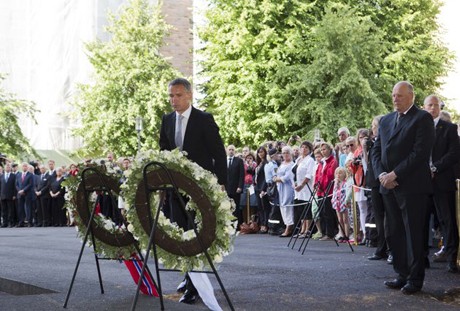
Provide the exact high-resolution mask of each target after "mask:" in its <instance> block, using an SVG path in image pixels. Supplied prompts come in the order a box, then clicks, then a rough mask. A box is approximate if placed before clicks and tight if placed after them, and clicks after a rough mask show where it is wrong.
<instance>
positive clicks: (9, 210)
mask: <svg viewBox="0 0 460 311" xmlns="http://www.w3.org/2000/svg"><path fill="white" fill-rule="evenodd" d="M0 199H1V201H2V220H3V222H2V227H6V226H8V227H10V228H11V227H13V225H14V201H15V200H16V174H14V173H13V172H12V170H11V163H6V164H5V171H4V172H3V176H2V177H1V179H0Z"/></svg>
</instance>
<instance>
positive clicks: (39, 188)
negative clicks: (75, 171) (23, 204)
mask: <svg viewBox="0 0 460 311" xmlns="http://www.w3.org/2000/svg"><path fill="white" fill-rule="evenodd" d="M49 181H50V176H49V174H47V172H46V168H45V166H43V165H40V175H37V176H36V183H35V195H36V196H37V206H38V210H37V220H38V223H37V226H39V225H40V224H41V225H42V226H43V227H47V226H49V225H50V217H51V216H50V211H49V210H48V206H49V200H50V198H51V197H50V191H49Z"/></svg>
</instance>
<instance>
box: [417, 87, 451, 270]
mask: <svg viewBox="0 0 460 311" xmlns="http://www.w3.org/2000/svg"><path fill="white" fill-rule="evenodd" d="M424 109H425V111H427V112H428V113H429V114H431V116H432V117H433V121H434V126H435V127H436V138H435V142H434V146H433V150H432V152H431V163H430V166H431V172H432V177H433V179H432V181H433V188H434V189H433V190H434V192H433V196H432V197H431V198H430V199H431V200H432V201H433V202H434V206H435V208H436V214H437V215H438V219H439V224H440V227H441V231H442V236H443V244H444V248H443V250H442V251H441V252H440V253H437V255H436V254H435V256H434V261H447V263H448V264H447V270H448V271H449V272H454V273H455V272H458V267H457V262H456V261H457V253H458V243H459V241H458V227H457V221H456V213H455V190H456V185H455V165H456V164H457V162H458V159H459V157H460V141H459V138H458V134H457V125H455V124H452V123H450V122H447V121H444V120H442V119H440V113H441V100H440V98H439V97H437V96H435V95H430V96H428V97H427V98H425V101H424Z"/></svg>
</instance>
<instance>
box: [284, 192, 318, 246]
mask: <svg viewBox="0 0 460 311" xmlns="http://www.w3.org/2000/svg"><path fill="white" fill-rule="evenodd" d="M306 186H307V187H308V191H310V199H309V200H308V201H307V202H306V203H305V206H304V208H303V209H302V213H301V214H300V218H299V220H298V221H297V224H296V226H295V228H294V231H293V232H292V235H291V238H290V239H289V242H288V245H287V246H288V247H289V245H291V242H292V240H293V239H294V243H292V247H291V249H294V246H295V244H296V243H297V240H298V239H299V234H300V231H301V230H302V220H304V219H305V217H306V216H307V214H308V212H309V211H310V210H311V208H312V203H313V199H314V197H315V195H316V191H317V190H318V184H316V185H315V186H314V187H313V191H312V190H311V188H310V186H309V185H308V183H307V184H306ZM304 221H305V220H304ZM307 232H311V231H310V228H308V230H307ZM310 234H311V233H310Z"/></svg>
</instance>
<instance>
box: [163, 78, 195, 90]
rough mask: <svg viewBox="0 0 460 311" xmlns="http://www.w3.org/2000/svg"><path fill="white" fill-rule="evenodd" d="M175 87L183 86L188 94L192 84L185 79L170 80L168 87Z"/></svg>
mask: <svg viewBox="0 0 460 311" xmlns="http://www.w3.org/2000/svg"><path fill="white" fill-rule="evenodd" d="M175 85H183V86H184V88H185V89H186V90H187V91H188V92H191V91H192V84H191V83H190V82H189V81H188V80H187V79H184V78H176V79H174V80H172V81H171V82H169V84H168V87H171V86H175Z"/></svg>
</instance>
